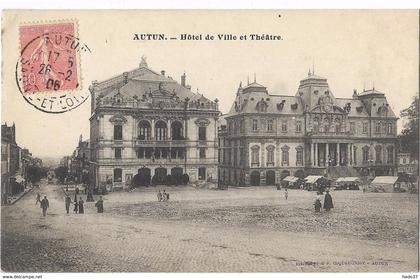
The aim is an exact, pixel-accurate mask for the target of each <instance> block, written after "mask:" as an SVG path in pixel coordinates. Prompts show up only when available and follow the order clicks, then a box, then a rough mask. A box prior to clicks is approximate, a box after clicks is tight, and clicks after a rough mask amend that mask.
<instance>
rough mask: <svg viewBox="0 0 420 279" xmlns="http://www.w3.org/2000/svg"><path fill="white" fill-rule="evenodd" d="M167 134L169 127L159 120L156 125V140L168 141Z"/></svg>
mask: <svg viewBox="0 0 420 279" xmlns="http://www.w3.org/2000/svg"><path fill="white" fill-rule="evenodd" d="M166 132H167V126H166V123H165V122H163V121H162V120H159V121H158V122H156V124H155V137H156V140H166Z"/></svg>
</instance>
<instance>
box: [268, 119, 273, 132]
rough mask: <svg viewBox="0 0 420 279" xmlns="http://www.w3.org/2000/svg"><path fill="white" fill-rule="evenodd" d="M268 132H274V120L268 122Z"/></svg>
mask: <svg viewBox="0 0 420 279" xmlns="http://www.w3.org/2000/svg"><path fill="white" fill-rule="evenodd" d="M267 131H269V132H272V131H273V119H268V120H267Z"/></svg>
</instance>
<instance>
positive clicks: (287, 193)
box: [284, 189, 289, 201]
mask: <svg viewBox="0 0 420 279" xmlns="http://www.w3.org/2000/svg"><path fill="white" fill-rule="evenodd" d="M288 197H289V192H287V189H284V198H285V199H286V201H287V198H288Z"/></svg>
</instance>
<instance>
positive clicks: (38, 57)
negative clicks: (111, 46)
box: [16, 22, 90, 113]
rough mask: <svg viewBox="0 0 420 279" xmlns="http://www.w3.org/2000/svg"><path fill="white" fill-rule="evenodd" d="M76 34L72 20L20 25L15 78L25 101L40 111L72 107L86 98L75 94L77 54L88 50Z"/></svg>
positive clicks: (77, 76) (77, 79) (78, 72)
mask: <svg viewBox="0 0 420 279" xmlns="http://www.w3.org/2000/svg"><path fill="white" fill-rule="evenodd" d="M76 34H77V32H76V24H75V23H74V22H57V23H49V24H33V25H22V26H20V27H19V40H20V47H21V49H20V57H19V62H18V64H17V67H16V80H17V83H18V87H19V90H20V92H21V93H22V95H23V96H24V98H25V99H26V101H28V102H29V103H31V104H32V105H33V106H35V107H36V108H38V109H40V110H42V111H45V112H56V113H57V112H58V113H60V112H64V111H67V110H71V109H73V108H75V107H77V106H78V105H80V104H81V103H83V102H84V101H85V98H87V97H88V96H85V95H83V93H82V94H79V95H80V96H78V94H75V90H76V89H79V91H81V90H80V89H81V79H80V77H79V75H80V66H79V63H78V62H79V61H78V57H79V53H80V52H90V49H89V48H88V47H87V46H86V45H85V44H83V43H81V42H80V40H79V38H78V37H77V36H76ZM69 92H71V93H72V94H69Z"/></svg>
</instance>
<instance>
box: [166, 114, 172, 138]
mask: <svg viewBox="0 0 420 279" xmlns="http://www.w3.org/2000/svg"><path fill="white" fill-rule="evenodd" d="M171 136H172V128H171V120H170V119H168V134H167V138H168V139H169V140H170V139H171Z"/></svg>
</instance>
